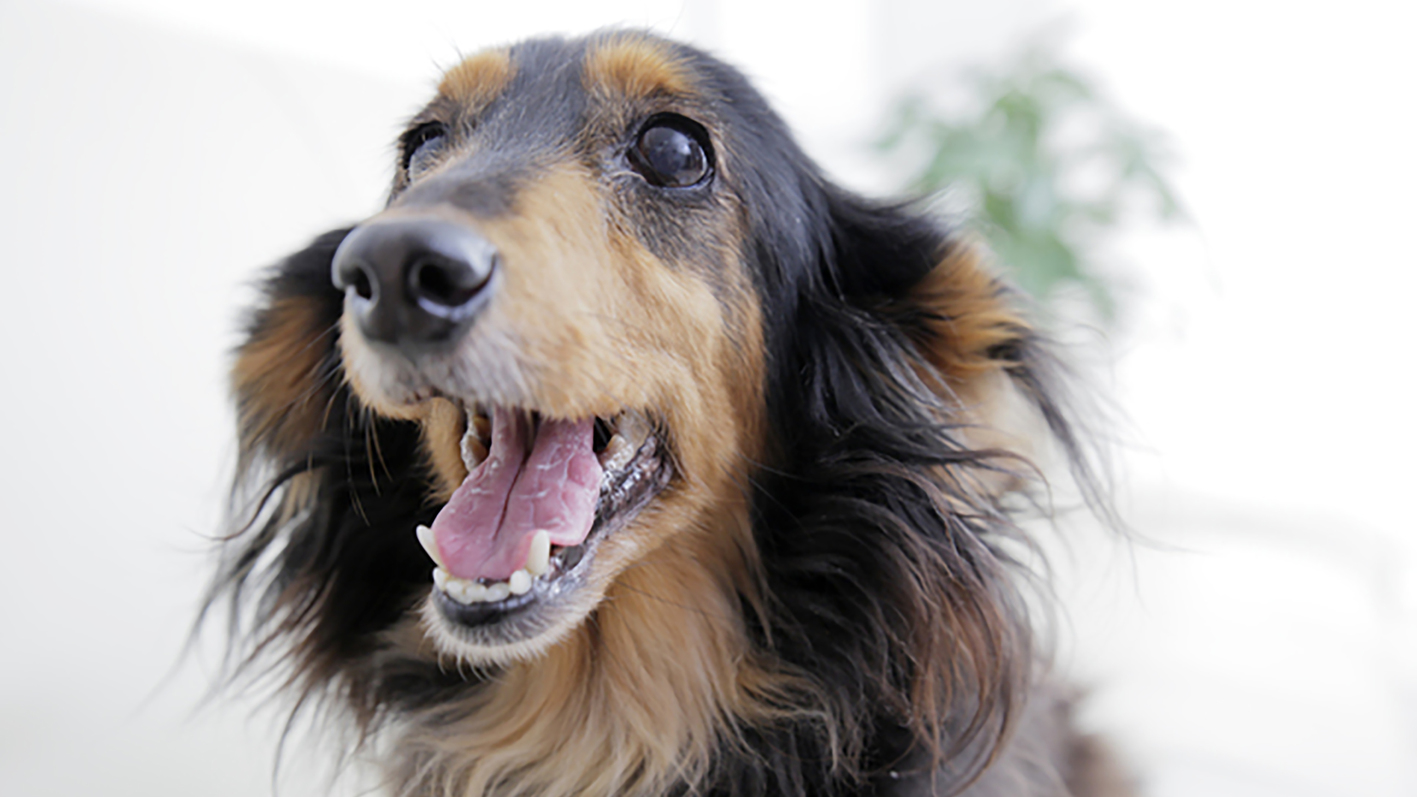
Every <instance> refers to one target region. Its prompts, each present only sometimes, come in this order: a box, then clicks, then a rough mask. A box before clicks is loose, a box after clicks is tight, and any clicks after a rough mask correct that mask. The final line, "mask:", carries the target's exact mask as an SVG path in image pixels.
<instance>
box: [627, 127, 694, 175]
mask: <svg viewBox="0 0 1417 797" xmlns="http://www.w3.org/2000/svg"><path fill="white" fill-rule="evenodd" d="M712 156H713V151H712V150H711V149H710V148H709V144H708V132H707V131H705V130H704V128H703V127H702V126H701V125H699V124H698V123H697V122H694V121H692V120H690V119H685V118H684V117H682V116H659V117H655V118H654V119H651V120H650V122H649V124H647V125H645V128H644V129H643V130H641V131H640V135H639V137H638V138H636V139H635V144H634V146H632V147H630V163H631V165H633V166H634V167H635V171H637V172H639V173H640V174H641V175H642V176H643V177H644V178H645V179H646V180H648V181H649V182H650V183H651V184H653V185H657V186H661V187H664V188H684V187H686V186H691V185H697V184H698V183H701V182H703V181H704V179H706V178H707V177H708V175H709V172H710V171H711V170H712V168H713V160H712Z"/></svg>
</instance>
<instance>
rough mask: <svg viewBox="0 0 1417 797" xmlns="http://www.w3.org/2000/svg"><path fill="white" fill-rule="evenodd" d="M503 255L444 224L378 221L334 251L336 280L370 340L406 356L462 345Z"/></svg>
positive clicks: (430, 220) (437, 221)
mask: <svg viewBox="0 0 1417 797" xmlns="http://www.w3.org/2000/svg"><path fill="white" fill-rule="evenodd" d="M497 260H498V257H497V249H496V247H494V246H493V245H492V244H491V243H490V242H489V241H487V240H486V239H485V238H483V237H482V236H480V235H478V234H477V233H476V232H474V231H472V230H471V229H469V228H467V227H466V226H463V225H460V224H454V223H452V222H449V221H444V220H442V219H438V218H418V217H413V218H410V217H399V218H391V219H381V220H373V221H370V222H367V223H365V224H362V225H360V226H359V227H357V228H355V229H354V231H353V232H351V233H350V234H349V235H348V236H346V237H345V239H344V241H343V242H342V243H341V244H340V246H339V249H337V250H336V251H335V257H334V261H333V263H332V264H331V266H330V278H331V280H332V281H333V282H334V285H335V287H336V288H338V289H340V290H342V291H344V292H345V308H346V312H349V313H350V314H351V315H352V316H353V319H354V321H355V322H356V323H357V324H358V325H359V330H360V332H362V333H363V334H364V336H365V337H366V338H367V339H369V340H370V341H375V342H380V343H387V344H393V345H396V346H399V347H401V348H405V349H426V348H441V347H443V346H446V345H450V344H452V343H454V342H456V341H457V340H458V339H459V338H460V337H461V336H462V334H463V332H465V331H466V330H467V328H468V327H469V326H471V324H472V320H473V318H475V317H476V316H477V314H478V312H479V311H481V310H482V309H483V308H484V307H485V306H486V305H487V303H488V298H489V296H490V294H491V291H490V290H489V286H490V284H491V282H492V278H493V276H494V272H495V271H496V267H497Z"/></svg>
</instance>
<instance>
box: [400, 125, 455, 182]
mask: <svg viewBox="0 0 1417 797" xmlns="http://www.w3.org/2000/svg"><path fill="white" fill-rule="evenodd" d="M447 138H448V128H447V126H446V125H444V124H443V123H442V122H426V123H424V124H421V125H419V126H418V127H415V128H413V129H412V130H410V131H408V132H407V133H404V134H403V140H402V141H401V142H400V143H399V148H400V149H401V150H402V151H403V168H404V171H406V172H408V173H409V175H410V176H412V175H416V174H418V173H419V172H421V171H423V170H424V169H426V168H428V167H429V166H430V165H431V164H432V163H433V160H434V158H435V157H436V156H437V154H438V151H439V150H441V149H442V148H443V143H444V142H445V141H447Z"/></svg>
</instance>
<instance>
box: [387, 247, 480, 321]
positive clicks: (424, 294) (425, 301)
mask: <svg viewBox="0 0 1417 797" xmlns="http://www.w3.org/2000/svg"><path fill="white" fill-rule="evenodd" d="M479 265H480V266H482V267H480V268H479V267H474V266H473V265H472V264H471V263H469V262H467V261H466V260H462V259H445V258H443V257H439V256H437V255H433V254H425V255H424V256H423V257H421V258H419V259H418V260H417V261H415V262H414V263H413V264H412V265H411V266H410V267H409V270H408V286H409V293H410V294H411V295H412V296H413V297H414V298H415V300H416V301H417V303H418V305H419V306H420V307H421V308H423V310H424V311H425V312H428V313H432V314H433V315H436V316H440V317H443V318H450V317H452V316H454V315H458V314H459V312H460V311H462V310H463V309H464V308H466V307H467V305H468V303H469V302H471V301H472V300H473V299H474V298H475V297H476V296H477V294H478V293H479V292H481V290H482V287H483V286H484V285H486V284H487V280H488V278H489V277H490V276H491V273H492V267H491V263H490V262H489V263H487V264H479Z"/></svg>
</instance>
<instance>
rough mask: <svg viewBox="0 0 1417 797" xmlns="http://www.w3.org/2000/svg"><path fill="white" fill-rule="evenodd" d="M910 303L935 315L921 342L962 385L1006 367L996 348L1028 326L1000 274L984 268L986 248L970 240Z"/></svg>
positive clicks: (954, 384) (913, 293)
mask: <svg viewBox="0 0 1417 797" xmlns="http://www.w3.org/2000/svg"><path fill="white" fill-rule="evenodd" d="M907 301H908V302H909V303H911V304H913V305H914V306H916V307H920V308H924V309H927V310H929V311H930V312H931V313H932V315H933V317H932V318H930V319H929V320H928V321H927V322H926V324H925V329H924V330H923V331H924V333H925V334H924V336H923V337H921V338H920V339H919V340H917V344H918V345H919V346H920V349H921V352H922V353H923V354H924V355H925V358H926V359H927V360H928V361H929V362H930V364H931V365H933V366H935V368H936V369H937V370H938V371H939V372H940V374H941V375H943V376H944V377H945V378H946V379H947V380H948V381H949V382H950V384H951V386H952V387H955V388H957V389H958V388H961V387H965V386H967V385H968V383H969V381H970V380H971V379H972V378H974V377H977V376H980V375H983V374H987V373H990V372H993V371H996V370H998V369H1000V368H1002V367H1003V366H1004V364H1003V363H1001V362H999V361H998V360H995V359H993V358H992V357H991V356H990V350H991V349H992V348H994V347H995V346H998V345H1000V344H1003V343H1008V342H1009V341H1011V340H1014V339H1016V338H1017V337H1018V335H1019V332H1020V331H1021V330H1025V329H1027V328H1028V325H1027V324H1026V323H1025V321H1024V320H1023V317H1022V316H1021V315H1020V314H1019V313H1018V311H1017V309H1016V308H1014V307H1011V306H1010V305H1009V303H1008V297H1007V296H1006V295H1005V292H1004V288H1003V285H1002V283H1001V282H1000V281H999V278H998V277H996V276H994V275H993V274H991V273H990V272H989V270H988V269H987V268H986V267H985V266H984V264H983V257H982V254H981V250H980V249H979V248H978V247H975V246H971V245H969V244H965V243H959V244H956V245H954V246H953V247H952V248H951V249H950V252H949V254H947V255H946V256H945V258H944V259H943V260H941V261H940V263H939V265H937V266H936V267H935V268H934V269H933V270H932V271H931V272H930V273H929V274H927V275H926V276H925V278H924V279H922V280H921V281H920V283H919V284H918V285H916V286H915V287H914V288H913V289H912V290H911V292H910V296H909V297H908V299H907Z"/></svg>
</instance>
